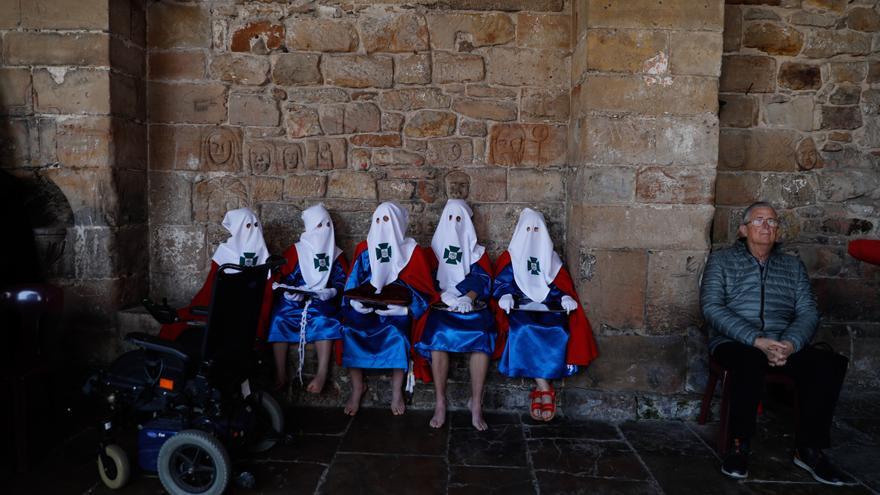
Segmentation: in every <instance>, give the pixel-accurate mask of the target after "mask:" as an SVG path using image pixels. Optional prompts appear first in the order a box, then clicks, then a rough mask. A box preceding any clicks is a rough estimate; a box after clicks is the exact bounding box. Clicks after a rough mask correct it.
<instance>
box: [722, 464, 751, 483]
mask: <svg viewBox="0 0 880 495" xmlns="http://www.w3.org/2000/svg"><path fill="white" fill-rule="evenodd" d="M721 472H722V473H724V474H725V475H727V476H730V477H731V478H735V479H738V480H744V479H746V478H748V477H749V472H748V471H746V472H745V474H740V473H732V472H729V471H727V470H726V469H724V466H721Z"/></svg>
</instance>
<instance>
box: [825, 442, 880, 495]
mask: <svg viewBox="0 0 880 495" xmlns="http://www.w3.org/2000/svg"><path fill="white" fill-rule="evenodd" d="M828 457H829V458H831V460H832V461H833V462H834V464H835V465H836V466H838V467H839V468H840V469H842V470H843V471H845V472H847V473H849V474H850V475H851V476H853V477H855V478H856V479H857V480H859V481H861V482H862V483H864V484H865V486H867V487H869V488H870V489H872V490H874V491H875V492H878V493H880V445H872V446H864V445H863V446H859V447H857V448H856V447H853V446H844V447H837V448H833V449H829V450H828Z"/></svg>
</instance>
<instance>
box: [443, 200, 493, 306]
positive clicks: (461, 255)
mask: <svg viewBox="0 0 880 495" xmlns="http://www.w3.org/2000/svg"><path fill="white" fill-rule="evenodd" d="M473 215H474V213H473V211H471V209H470V207H469V206H468V204H467V203H466V202H465V201H464V200H461V199H450V200H449V201H447V202H446V207H445V208H443V213H442V214H441V215H440V222H439V223H438V224H437V230H435V231H434V237H433V238H432V239H431V249H433V250H434V255H435V256H437V282H438V283H439V284H440V289H441V290H447V289H449V288H455V286H456V285H458V284H459V283H460V282H461V281H462V280H464V278H465V277H466V276H467V274H468V273H470V271H471V265H472V264H473V263H476V262H477V261H478V260H479V259H480V258H481V257H482V256H483V253H484V252H485V251H486V248H484V247H483V246H481V245H479V244H477V232H476V231H475V230H474V223H473V222H472V221H471V217H472V216H473Z"/></svg>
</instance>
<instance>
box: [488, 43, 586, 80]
mask: <svg viewBox="0 0 880 495" xmlns="http://www.w3.org/2000/svg"><path fill="white" fill-rule="evenodd" d="M568 63H569V62H568V58H567V57H565V56H564V54H563V53H562V52H560V51H559V50H532V49H519V50H517V49H514V48H489V49H488V50H487V52H486V81H487V82H489V83H490V84H499V85H502V86H547V85H550V86H552V85H557V84H564V83H565V82H566V81H568V79H569V77H568V70H569V68H568Z"/></svg>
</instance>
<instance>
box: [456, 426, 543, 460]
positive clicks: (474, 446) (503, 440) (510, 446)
mask: <svg viewBox="0 0 880 495" xmlns="http://www.w3.org/2000/svg"><path fill="white" fill-rule="evenodd" d="M449 434H450V438H449V464H451V465H465V466H504V467H514V466H525V465H526V453H525V452H526V447H525V445H526V443H525V439H524V438H523V433H522V427H521V426H519V425H497V426H495V427H493V428H491V429H489V430H487V431H477V430H474V429H464V428H456V429H454V430H451V431H450V433H449Z"/></svg>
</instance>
